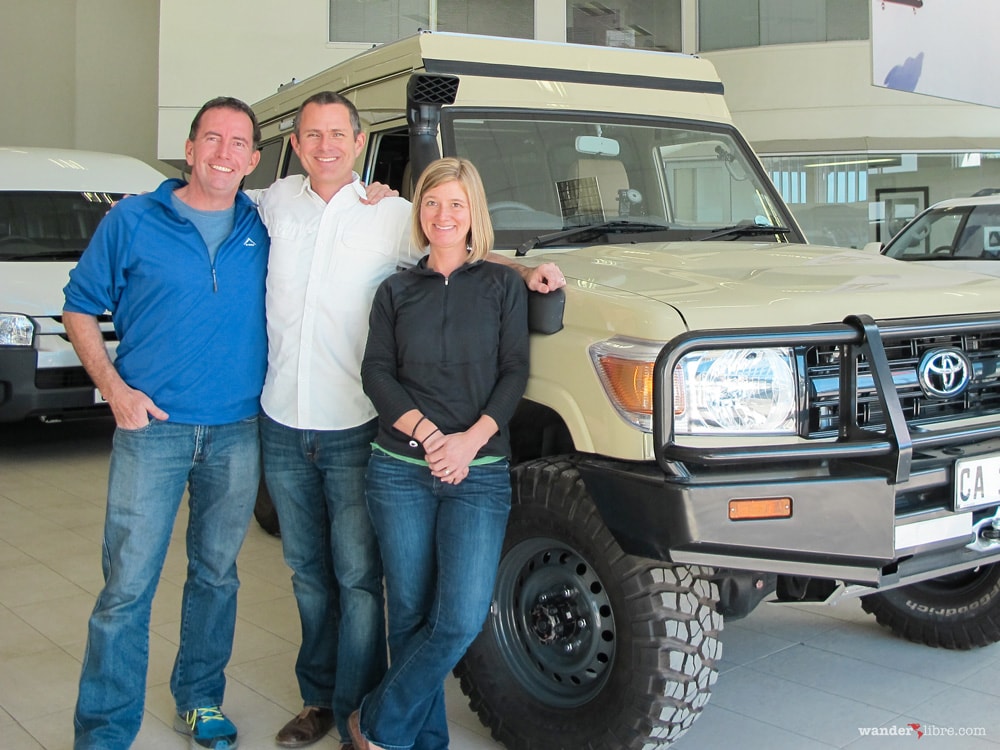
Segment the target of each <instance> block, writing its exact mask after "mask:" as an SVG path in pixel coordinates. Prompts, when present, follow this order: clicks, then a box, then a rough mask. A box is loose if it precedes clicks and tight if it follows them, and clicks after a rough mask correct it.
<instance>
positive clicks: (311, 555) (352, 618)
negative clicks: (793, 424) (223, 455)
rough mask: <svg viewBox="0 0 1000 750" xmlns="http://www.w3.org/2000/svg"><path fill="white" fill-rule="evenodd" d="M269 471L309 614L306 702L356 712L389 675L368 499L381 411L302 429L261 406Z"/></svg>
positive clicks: (302, 604) (296, 585)
mask: <svg viewBox="0 0 1000 750" xmlns="http://www.w3.org/2000/svg"><path fill="white" fill-rule="evenodd" d="M260 430H261V441H262V447H263V454H264V477H265V479H266V481H267V489H268V491H269V492H270V493H271V499H272V500H273V501H274V507H275V509H276V510H277V512H278V522H279V523H280V525H281V546H282V550H283V552H284V556H285V562H286V563H288V566H289V567H290V568H291V569H292V589H293V591H294V592H295V601H296V603H297V604H298V608H299V618H300V620H301V622H302V643H301V645H300V647H299V655H298V659H297V661H296V663H295V675H296V677H297V678H298V682H299V691H300V692H301V694H302V701H303V704H304V705H307V706H321V707H323V708H332V709H333V712H334V716H335V717H336V720H337V728H338V729H339V731H340V736H341V737H343V738H346V737H348V734H347V717H348V716H349V715H350V714H351V712H352V711H354V710H355V709H356V708H358V706H360V705H361V699H362V698H363V697H364V696H365V694H366V693H368V692H369V691H370V690H371V689H372V688H373V687H374V686H375V685H377V684H378V682H379V680H380V679H382V676H383V675H384V674H385V670H386V650H385V602H384V599H383V595H382V564H381V560H380V559H379V551H378V542H377V540H376V538H375V531H374V529H373V528H372V524H371V519H370V518H369V516H368V508H367V506H366V505H365V467H366V466H367V464H368V456H369V455H371V441H372V440H373V439H374V437H375V431H376V422H375V421H374V420H373V421H371V422H369V423H366V424H363V425H361V426H359V427H354V428H350V429H346V430H298V429H293V428H291V427H286V426H284V425H282V424H279V423H278V422H275V421H274V420H272V419H270V418H268V417H267V416H265V415H261V427H260Z"/></svg>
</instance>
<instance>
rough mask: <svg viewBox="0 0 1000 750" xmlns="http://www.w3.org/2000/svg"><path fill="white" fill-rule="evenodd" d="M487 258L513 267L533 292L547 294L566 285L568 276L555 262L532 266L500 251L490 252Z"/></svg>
mask: <svg viewBox="0 0 1000 750" xmlns="http://www.w3.org/2000/svg"><path fill="white" fill-rule="evenodd" d="M486 260H488V261H492V262H493V263H500V264H502V265H505V266H510V267H511V268H513V269H514V270H515V271H517V272H518V274H520V276H521V278H522V279H524V283H525V284H526V285H527V287H528V289H530V290H531V291H533V292H541V293H542V294H547V293H548V292H554V291H555V290H556V289H561V288H562V287H564V286H566V277H565V276H563V273H562V271H560V270H559V266H557V265H556V264H555V263H542V264H541V265H538V266H535V267H534V268H532V267H530V266H525V265H522V264H520V263H518V262H517V261H515V260H512V259H510V258H508V257H507V256H506V255H500V254H499V253H490V254H489V255H487V256H486Z"/></svg>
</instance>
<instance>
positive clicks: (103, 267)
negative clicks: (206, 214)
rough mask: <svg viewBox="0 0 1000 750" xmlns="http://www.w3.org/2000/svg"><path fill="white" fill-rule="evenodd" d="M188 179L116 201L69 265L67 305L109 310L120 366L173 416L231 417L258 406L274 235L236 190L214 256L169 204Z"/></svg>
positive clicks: (91, 311) (209, 421) (210, 420)
mask: <svg viewBox="0 0 1000 750" xmlns="http://www.w3.org/2000/svg"><path fill="white" fill-rule="evenodd" d="M183 184H184V183H183V182H182V181H181V180H166V181H165V182H163V183H162V184H161V185H160V187H159V188H158V189H157V190H156V191H155V192H153V193H149V194H146V195H141V196H136V197H133V198H129V199H127V200H124V201H122V202H120V203H119V204H118V205H116V206H115V207H114V208H113V209H111V211H110V212H109V213H108V215H107V216H106V217H105V218H104V220H103V221H102V222H101V224H100V226H99V227H98V229H97V232H96V233H95V234H94V238H93V240H92V241H91V243H90V245H89V246H88V247H87V250H86V251H85V252H84V254H83V257H81V258H80V262H79V263H78V264H77V266H76V268H74V269H73V270H72V271H71V272H70V280H69V283H68V284H67V285H66V287H65V288H64V289H63V292H64V294H65V296H66V304H65V306H64V309H66V310H68V311H70V312H79V313H85V314H88V315H101V314H103V313H104V312H105V311H110V312H111V314H112V317H113V320H114V325H115V331H116V332H117V333H118V339H119V344H118V353H117V357H116V359H115V367H116V368H117V370H118V372H119V374H120V375H121V376H122V379H123V380H124V381H125V382H126V383H128V384H129V385H130V386H131V387H132V388H136V389H138V390H140V391H142V392H144V393H145V394H146V395H148V396H149V397H150V398H152V399H153V402H154V403H155V404H156V405H157V406H159V407H160V408H161V409H163V410H164V411H166V412H167V413H168V414H169V415H170V420H169V421H171V422H179V423H182V424H203V425H214V424H227V423H229V422H235V421H238V420H241V419H246V418H248V417H251V416H253V415H255V414H257V413H258V410H259V408H260V407H259V399H260V392H261V388H262V387H263V384H264V373H265V371H266V369H267V333H266V330H267V329H266V325H265V319H264V279H265V276H266V275H267V253H268V248H269V246H270V245H269V239H268V236H267V230H266V229H265V228H264V225H263V223H262V222H261V220H260V217H259V216H258V214H257V208H256V207H255V206H254V205H253V203H251V202H250V200H249V199H248V198H247V197H246V196H245V195H243V194H242V193H239V194H237V196H236V215H235V221H234V226H233V231H232V233H231V234H230V235H229V237H228V238H227V239H226V241H225V242H223V244H222V246H221V247H220V248H219V251H218V254H217V255H216V258H215V262H214V264H213V263H212V261H211V260H210V259H209V255H208V248H207V247H206V246H205V242H204V240H202V237H201V234H200V233H199V232H198V230H197V229H196V228H195V226H194V224H192V223H191V222H189V221H187V220H186V219H183V218H181V217H180V215H179V214H178V213H177V212H176V211H175V210H174V208H173V206H172V205H171V202H170V198H171V193H173V191H175V190H177V188H179V187H181V186H182V185H183Z"/></svg>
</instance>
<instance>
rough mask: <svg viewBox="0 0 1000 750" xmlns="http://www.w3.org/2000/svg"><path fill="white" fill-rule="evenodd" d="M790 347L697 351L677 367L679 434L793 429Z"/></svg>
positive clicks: (793, 385) (785, 431)
mask: <svg viewBox="0 0 1000 750" xmlns="http://www.w3.org/2000/svg"><path fill="white" fill-rule="evenodd" d="M796 394H797V389H796V376H795V360H794V358H793V357H792V352H791V350H790V349H729V350H722V351H703V352H694V353H692V354H688V355H686V356H684V357H683V358H682V359H681V361H680V362H678V363H677V366H676V368H675V369H674V434H675V435H726V434H728V435H745V434H747V433H756V434H771V435H776V434H780V435H794V434H795V433H796V411H797V410H796V402H797V398H796Z"/></svg>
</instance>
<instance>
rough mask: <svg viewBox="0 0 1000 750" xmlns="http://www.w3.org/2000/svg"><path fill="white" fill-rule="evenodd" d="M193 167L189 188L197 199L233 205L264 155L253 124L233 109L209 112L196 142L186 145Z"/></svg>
mask: <svg viewBox="0 0 1000 750" xmlns="http://www.w3.org/2000/svg"><path fill="white" fill-rule="evenodd" d="M184 156H185V158H186V159H187V163H188V166H190V167H191V178H190V181H189V185H190V188H191V190H192V191H193V192H194V196H192V197H195V198H196V200H198V201H199V202H201V201H208V202H209V203H210V204H213V205H214V204H217V203H220V202H221V203H224V204H225V203H227V202H228V203H232V201H233V198H234V197H235V195H236V191H237V190H238V189H239V187H240V182H241V181H242V180H243V178H244V177H246V176H247V175H248V174H250V173H251V172H252V171H253V170H254V167H256V166H257V162H258V161H260V152H259V151H257V150H256V149H255V148H254V145H253V123H252V122H250V118H249V117H247V115H246V114H245V113H244V112H240V111H239V110H236V109H230V108H229V107H215V108H213V109H209V110H206V111H205V112H204V114H203V115H202V117H201V121H200V123H199V125H198V132H197V133H196V134H195V137H194V139H193V140H191V139H189V140H188V141H187V142H186V143H185V144H184Z"/></svg>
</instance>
